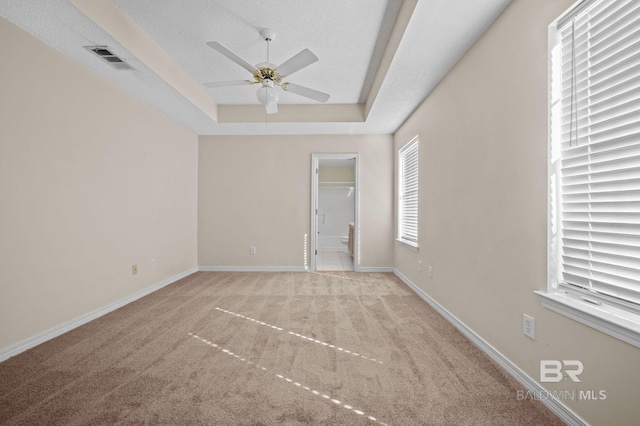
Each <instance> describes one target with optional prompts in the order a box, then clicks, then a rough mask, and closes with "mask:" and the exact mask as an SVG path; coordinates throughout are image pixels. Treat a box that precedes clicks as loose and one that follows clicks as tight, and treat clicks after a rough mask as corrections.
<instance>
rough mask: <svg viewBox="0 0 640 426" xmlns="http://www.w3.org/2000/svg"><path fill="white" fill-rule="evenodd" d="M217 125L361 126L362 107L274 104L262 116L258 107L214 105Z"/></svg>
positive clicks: (349, 105) (262, 110)
mask: <svg viewBox="0 0 640 426" xmlns="http://www.w3.org/2000/svg"><path fill="white" fill-rule="evenodd" d="M218 118H219V121H218V122H219V123H221V124H222V123H264V122H265V120H267V121H268V122H272V123H363V122H364V105H363V104H329V105H312V104H304V105H292V104H282V105H278V113H277V114H271V115H269V117H268V119H267V118H266V117H265V111H264V107H263V106H262V105H218Z"/></svg>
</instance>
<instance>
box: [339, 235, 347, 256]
mask: <svg viewBox="0 0 640 426" xmlns="http://www.w3.org/2000/svg"><path fill="white" fill-rule="evenodd" d="M340 242H341V243H342V245H343V246H344V252H345V253H349V237H340Z"/></svg>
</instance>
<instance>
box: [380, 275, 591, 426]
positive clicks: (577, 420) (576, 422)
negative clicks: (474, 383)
mask: <svg viewBox="0 0 640 426" xmlns="http://www.w3.org/2000/svg"><path fill="white" fill-rule="evenodd" d="M393 272H394V274H395V275H396V276H397V277H398V278H400V279H401V280H402V281H403V282H404V283H405V284H406V285H407V286H408V287H409V288H410V289H411V290H413V291H414V292H415V293H416V294H417V295H418V296H420V298H422V300H424V301H425V302H427V304H428V305H429V306H431V307H432V308H433V309H435V311H436V312H438V313H439V314H440V315H441V316H442V317H443V318H444V319H446V320H447V321H449V322H450V323H451V324H452V325H453V326H454V327H455V328H456V329H458V331H460V332H461V333H462V334H463V335H464V336H465V337H466V338H467V339H469V340H470V341H471V343H473V344H474V345H476V346H477V347H478V348H479V349H480V350H482V351H483V352H484V353H486V354H487V355H488V356H489V358H491V359H492V360H493V361H495V362H496V363H498V365H500V366H501V367H502V368H503V369H504V370H505V371H506V372H507V373H508V374H509V375H511V376H512V377H513V378H514V379H516V380H517V381H518V382H519V383H520V384H521V385H522V386H524V387H525V388H526V389H527V390H528V391H530V392H531V393H532V394H534V395H538V394H545V395H549V398H543V399H541V400H540V401H541V402H542V403H543V404H544V405H545V406H546V407H547V408H548V409H549V410H551V411H552V412H553V413H554V414H555V415H556V416H558V417H559V418H560V419H561V420H562V421H564V422H565V423H566V424H568V425H572V426H584V425H587V424H588V423H587V422H586V421H584V420H583V419H582V418H581V417H580V416H578V415H577V414H576V413H574V412H573V411H572V410H571V409H570V408H569V407H567V406H566V405H564V404H563V403H562V402H561V401H560V400H558V399H557V398H555V397H553V395H552V394H551V393H550V392H548V391H547V390H546V389H545V388H543V387H542V386H541V385H540V384H539V383H538V382H536V381H535V380H534V379H532V378H531V377H530V376H529V375H528V374H527V373H525V372H524V371H522V370H521V369H520V368H519V367H518V366H517V365H515V364H514V363H513V362H511V361H510V360H509V359H508V358H507V357H505V356H504V355H503V354H502V353H500V351H498V350H497V349H496V348H494V347H493V346H491V345H490V344H489V342H487V341H486V340H484V339H483V338H482V337H480V336H479V335H478V334H477V333H476V332H475V331H473V330H472V329H471V328H469V327H468V326H467V325H466V324H464V323H463V322H462V321H460V320H459V319H458V318H457V317H456V316H455V315H453V314H452V313H451V312H449V311H447V310H446V309H445V308H444V307H443V306H442V305H440V304H439V303H438V302H436V301H435V300H434V299H432V298H431V297H430V296H429V295H428V294H426V293H425V292H424V291H423V290H422V289H421V288H419V287H418V286H416V285H415V284H413V283H412V282H411V281H410V280H409V279H408V278H407V277H405V276H404V275H402V273H401V272H400V271H398V270H397V269H394V271H393Z"/></svg>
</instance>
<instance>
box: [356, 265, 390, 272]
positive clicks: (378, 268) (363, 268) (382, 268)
mask: <svg viewBox="0 0 640 426" xmlns="http://www.w3.org/2000/svg"><path fill="white" fill-rule="evenodd" d="M393 271H394V269H393V268H391V267H388V266H361V267H360V268H358V272H393Z"/></svg>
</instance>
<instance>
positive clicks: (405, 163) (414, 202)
mask: <svg viewBox="0 0 640 426" xmlns="http://www.w3.org/2000/svg"><path fill="white" fill-rule="evenodd" d="M399 154H400V155H399V158H398V181H399V182H398V183H399V185H398V186H399V187H398V194H399V199H398V241H400V242H402V243H405V244H408V245H410V246H413V247H416V248H417V247H418V138H417V137H416V138H414V139H413V140H412V141H411V142H409V143H408V144H406V145H405V146H404V147H403V148H402V149H400V153H399Z"/></svg>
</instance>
